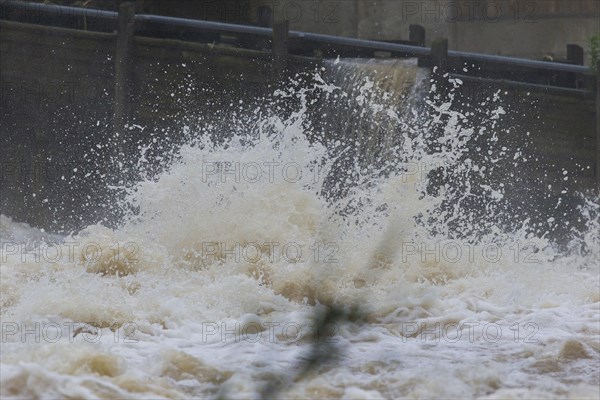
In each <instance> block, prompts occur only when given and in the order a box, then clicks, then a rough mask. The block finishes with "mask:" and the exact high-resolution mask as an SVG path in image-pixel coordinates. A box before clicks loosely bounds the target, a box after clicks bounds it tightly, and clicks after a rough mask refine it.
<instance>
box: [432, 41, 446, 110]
mask: <svg viewBox="0 0 600 400" xmlns="http://www.w3.org/2000/svg"><path fill="white" fill-rule="evenodd" d="M447 66H448V39H444V38H440V39H435V40H434V41H433V42H431V67H432V74H431V75H432V78H433V80H434V82H435V84H436V89H437V95H439V97H440V98H442V99H443V98H444V97H445V96H446V94H447V93H448V91H449V87H448V79H447V78H445V77H444V74H445V73H446V68H447Z"/></svg>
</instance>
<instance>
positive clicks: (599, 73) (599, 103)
mask: <svg viewBox="0 0 600 400" xmlns="http://www.w3.org/2000/svg"><path fill="white" fill-rule="evenodd" d="M596 185H597V189H598V191H599V192H600V63H598V65H596Z"/></svg>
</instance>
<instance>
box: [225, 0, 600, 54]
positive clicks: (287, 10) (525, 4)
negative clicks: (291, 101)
mask: <svg viewBox="0 0 600 400" xmlns="http://www.w3.org/2000/svg"><path fill="white" fill-rule="evenodd" d="M226 2H227V0H225V3H226ZM258 2H259V3H260V4H264V5H268V6H271V7H272V8H274V16H275V18H276V19H284V18H287V19H290V21H291V29H294V30H301V31H309V32H317V33H325V34H332V35H340V36H350V37H359V38H364V39H379V40H407V39H408V35H409V25H411V24H420V25H422V26H424V27H425V28H426V31H427V35H426V43H427V45H430V44H431V41H432V40H433V39H435V38H436V37H446V38H448V39H449V46H450V49H451V50H459V51H473V52H481V53H487V54H501V55H507V56H517V57H525V58H533V59H541V58H542V57H543V56H545V55H552V56H553V57H554V58H563V59H564V58H565V57H566V45H567V44H578V45H580V46H582V47H583V48H584V49H586V53H587V50H588V47H589V44H588V40H589V38H590V37H591V36H592V35H594V34H597V33H598V32H600V27H599V25H598V18H600V2H598V1H597V0H532V1H529V0H527V1H514V0H494V1H484V0H478V1H472V0H372V1H365V0H329V1H328V0H325V1H319V2H316V1H314V0H279V1H271V0H259V1H258ZM222 7H223V8H224V7H225V6H222ZM586 57H589V54H586ZM588 62H589V58H588Z"/></svg>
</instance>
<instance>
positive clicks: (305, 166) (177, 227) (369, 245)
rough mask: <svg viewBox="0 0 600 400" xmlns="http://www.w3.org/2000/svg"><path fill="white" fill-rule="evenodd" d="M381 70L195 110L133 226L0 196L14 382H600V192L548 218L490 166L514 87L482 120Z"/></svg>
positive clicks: (247, 385) (158, 388)
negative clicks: (61, 230)
mask: <svg viewBox="0 0 600 400" xmlns="http://www.w3.org/2000/svg"><path fill="white" fill-rule="evenodd" d="M392 67H393V66H390V65H387V64H385V63H384V65H382V66H381V65H380V66H378V67H377V68H380V70H383V72H381V71H380V72H379V73H380V74H381V73H388V72H386V71H387V70H386V69H385V68H392ZM329 68H331V69H335V68H337V69H338V70H344V68H348V65H347V64H345V63H344V62H340V61H339V60H338V61H336V62H335V63H334V62H333V61H332V62H331V63H330V65H329ZM367 75H368V74H367ZM367 75H364V74H358V75H357V76H354V77H353V78H352V83H353V88H354V89H353V90H350V89H348V88H345V87H344V86H343V85H342V84H341V82H340V81H339V78H338V79H337V80H336V79H333V78H331V75H329V76H328V75H327V73H326V71H322V70H318V71H316V72H315V73H314V74H313V75H311V76H310V77H308V78H302V77H296V78H295V79H293V80H292V81H291V82H290V84H289V85H288V86H286V87H284V88H279V89H277V90H274V92H273V96H272V97H271V98H269V99H266V100H264V101H263V102H262V103H261V104H259V105H255V104H252V105H250V104H241V105H239V110H238V112H237V113H236V117H235V118H234V119H233V120H228V121H227V123H226V124H225V123H224V124H223V125H221V126H219V125H218V124H216V123H214V121H212V122H210V123H209V122H204V120H203V119H202V118H199V119H198V121H197V124H196V125H194V126H191V125H190V126H187V125H186V126H185V127H183V126H182V127H181V129H182V130H184V131H185V132H186V135H188V136H187V140H186V143H185V144H183V145H182V146H178V147H177V148H173V149H169V152H170V156H169V157H165V159H168V160H169V161H168V162H165V164H164V165H163V166H162V168H161V170H160V172H158V173H151V172H147V170H145V165H146V162H147V157H146V154H147V152H148V149H149V148H150V147H151V146H152V145H151V144H150V145H149V146H148V147H141V148H140V154H137V155H136V156H135V157H136V160H137V161H136V165H137V167H139V171H140V173H139V179H138V181H137V182H136V183H135V184H133V185H130V186H127V187H121V188H119V189H118V190H119V196H120V197H119V200H118V201H116V202H117V203H118V206H119V207H121V208H122V210H123V216H122V218H121V219H120V220H119V221H118V223H117V224H116V226H109V225H108V224H95V225H91V226H88V227H87V228H85V229H83V230H81V231H79V232H72V233H70V234H67V235H58V234H53V233H48V232H45V231H43V230H41V229H38V228H36V227H32V226H29V225H26V224H22V223H19V222H18V221H13V220H12V219H11V218H10V217H9V216H5V215H2V217H1V221H0V223H1V229H0V235H1V236H0V237H1V240H2V253H1V254H0V256H1V257H2V260H1V261H2V262H1V277H0V289H1V295H0V297H1V314H0V316H1V323H2V350H1V370H0V371H1V382H0V383H1V385H0V386H1V394H2V397H3V398H7V399H9V398H48V399H54V398H128V399H130V398H152V399H154V398H244V399H246V398H261V397H263V396H265V394H266V393H268V394H269V396H270V397H276V398H318V399H325V398H332V399H333V398H336V399H337V398H344V399H377V398H386V399H394V398H420V399H430V398H484V399H500V398H503V399H505V398H514V399H531V398H599V396H600V395H599V385H600V280H599V276H600V275H599V274H600V268H599V266H598V260H599V259H600V251H599V243H600V242H599V240H600V239H599V228H600V224H599V222H598V199H597V197H596V198H594V197H593V196H591V195H586V194H582V195H581V199H582V200H581V204H579V205H577V206H573V208H572V210H571V214H570V215H568V216H567V217H565V216H562V215H555V216H554V217H553V218H552V217H550V218H548V221H549V222H548V227H540V226H539V225H534V224H531V223H530V222H529V219H528V218H527V217H526V216H523V215H521V214H518V213H514V212H512V210H511V208H510V199H507V197H508V195H507V194H506V193H504V192H503V184H501V182H500V183H499V182H497V181H493V180H491V179H488V175H487V174H488V172H489V171H490V170H491V169H493V168H494V165H495V164H496V160H497V159H498V158H502V157H505V158H509V159H511V160H513V159H514V160H515V161H514V162H515V163H516V164H518V162H519V159H518V157H519V156H518V152H516V153H514V152H510V151H507V150H506V149H503V150H502V149H500V148H498V149H496V147H494V143H495V140H497V139H495V136H496V135H497V132H501V131H502V129H503V128H501V126H500V125H501V122H502V121H503V118H504V119H506V120H508V121H510V112H511V111H510V110H505V109H504V108H503V103H502V94H501V93H499V94H497V96H494V97H491V98H489V99H488V101H487V102H485V104H482V105H481V108H482V110H483V111H482V112H484V113H486V115H488V117H489V118H488V119H489V125H488V126H476V125H471V124H469V123H468V120H469V119H470V118H471V117H472V115H469V113H463V112H461V111H460V110H457V109H456V108H454V107H453V106H455V105H456V103H455V102H454V103H453V99H454V97H453V94H452V93H450V94H449V95H448V94H444V95H443V98H441V96H442V95H436V86H435V84H433V83H430V82H426V83H428V85H427V92H428V93H427V94H426V95H425V96H422V97H420V98H419V99H420V100H419V101H415V96H417V94H416V93H414V92H410V93H406V95H405V96H404V97H403V99H400V98H399V97H398V96H399V95H398V93H392V92H391V91H390V88H389V87H384V86H381V85H379V84H378V80H376V79H374V78H373V76H371V77H370V76H367ZM425 80H426V81H428V79H425ZM451 84H452V85H454V87H458V86H460V84H461V82H457V81H452V82H451ZM332 102H333V103H335V104H336V106H335V107H333V106H331V103H332ZM342 103H343V104H345V108H344V107H340V104H342ZM416 103H419V104H416ZM283 104H285V105H283ZM323 104H329V105H330V106H327V107H325V106H323ZM315 109H316V111H315ZM336 110H337V111H336ZM355 116H360V122H359V125H360V127H359V126H358V125H357V123H355V122H352V121H350V120H351V119H352V118H354V117H355ZM213 119H214V118H213ZM217 120H218V118H217ZM344 124H346V125H347V126H348V127H350V128H352V129H354V130H353V131H352V135H333V134H332V133H331V132H333V130H334V128H335V126H336V125H338V126H341V125H344ZM346 125H344V126H346ZM224 126H227V128H226V129H227V131H226V132H225V133H224V134H222V133H223V131H224V130H225V128H224ZM232 126H233V127H232ZM365 127H377V129H379V130H381V131H386V132H393V133H394V134H393V135H391V134H390V135H387V136H377V135H375V134H374V133H373V132H376V131H377V130H376V129H375V128H373V129H371V130H369V129H365ZM359 128H360V129H359ZM338 132H339V131H338ZM432 132H435V134H433V133H432ZM215 137H221V139H219V140H215V139H214V138H215ZM488 137H489V139H485V142H486V143H489V148H488V149H489V152H481V154H483V155H482V156H481V157H479V158H477V157H475V156H473V155H472V154H471V152H473V151H474V150H473V145H472V143H473V142H474V141H476V140H482V139H481V138H488ZM523 137H524V139H523V140H526V136H525V133H523ZM432 144H435V146H433V145H432ZM364 149H367V151H363V150H364ZM526 161H527V160H524V161H523V162H526ZM440 166H442V167H443V168H442V170H443V171H444V172H443V174H444V175H443V176H444V179H442V183H439V179H438V181H435V182H434V181H433V178H432V176H433V175H432V174H434V173H435V172H436V171H438V172H439V170H440ZM518 168H519V166H518V165H516V166H515V170H517V169H518ZM436 182H437V185H438V186H437V189H436V190H432V185H434V186H435V184H436ZM475 187H477V190H476V189H475ZM113 189H114V188H113ZM472 197H473V198H477V199H479V201H480V207H479V208H478V209H477V210H474V209H471V208H470V207H473V203H472V202H471V203H469V204H470V206H465V205H464V204H465V202H467V201H468V200H469V198H472ZM550 212H552V210H550ZM563 219H569V220H579V221H583V223H582V224H580V225H582V226H584V228H583V229H579V228H578V229H575V228H573V231H572V235H571V236H570V237H569V238H568V239H567V240H563V242H562V243H557V242H555V241H553V240H551V238H550V236H551V235H550V234H548V231H551V229H552V226H553V221H555V220H563ZM500 221H501V222H500ZM506 221H509V222H508V223H507V222H506ZM332 310H333V311H335V313H336V315H337V317H338V318H336V319H331V320H330V321H326V322H327V323H325V324H320V323H319V322H318V321H319V318H320V317H323V316H325V315H331V313H332ZM315 354H317V357H316V358H315ZM307 366H308V367H307Z"/></svg>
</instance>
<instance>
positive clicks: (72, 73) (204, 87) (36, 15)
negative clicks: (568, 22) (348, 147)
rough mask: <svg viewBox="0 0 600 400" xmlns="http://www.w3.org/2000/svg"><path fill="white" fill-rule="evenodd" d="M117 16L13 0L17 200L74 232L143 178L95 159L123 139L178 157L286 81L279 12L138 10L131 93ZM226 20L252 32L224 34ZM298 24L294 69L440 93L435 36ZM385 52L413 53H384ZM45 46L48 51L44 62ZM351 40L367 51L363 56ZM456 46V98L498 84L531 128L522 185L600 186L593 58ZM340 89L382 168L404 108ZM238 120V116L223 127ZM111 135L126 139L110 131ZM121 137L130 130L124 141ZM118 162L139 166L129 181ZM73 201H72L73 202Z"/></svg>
mask: <svg viewBox="0 0 600 400" xmlns="http://www.w3.org/2000/svg"><path fill="white" fill-rule="evenodd" d="M117 16H118V15H117V14H116V13H110V12H106V11H99V10H90V9H86V10H83V9H75V8H69V7H57V6H44V5H40V4H27V3H19V2H3V3H2V20H1V21H0V24H1V29H2V38H1V51H2V54H1V55H2V58H3V62H2V69H1V71H0V72H1V74H2V100H3V107H2V108H3V111H2V126H1V127H0V135H1V138H2V142H3V146H2V150H1V151H2V159H3V165H2V186H3V189H4V190H3V196H2V197H3V198H2V212H3V213H5V214H7V215H11V216H14V217H15V218H16V219H18V220H21V221H26V222H30V223H33V224H35V225H38V226H44V227H47V228H48V229H53V230H60V231H65V230H66V231H68V230H72V229H78V228H81V227H83V226H86V225H87V224H89V223H91V222H97V221H103V220H104V221H105V222H107V221H108V220H110V219H111V217H110V215H111V214H112V213H115V212H116V213H118V212H119V211H118V210H114V209H113V208H112V204H113V202H112V201H111V199H110V196H111V195H108V194H107V193H106V190H105V187H106V186H107V185H120V184H124V183H125V181H131V180H135V179H136V173H135V172H134V171H133V170H134V169H135V167H134V166H132V165H128V164H127V163H128V161H127V160H126V158H127V157H125V158H124V159H122V160H120V161H116V166H111V167H110V168H109V169H108V170H103V169H102V168H100V169H99V168H96V167H95V165H103V164H106V163H104V162H103V161H105V160H106V159H107V157H110V155H111V154H114V148H115V147H118V146H122V147H123V146H124V147H123V150H122V152H125V153H126V154H132V153H133V154H136V153H137V152H138V151H139V149H141V148H144V147H145V146H147V144H148V143H151V142H153V141H159V142H160V143H162V145H163V147H162V151H158V152H157V151H156V150H150V153H148V154H146V157H147V158H148V159H149V160H157V159H160V162H159V163H157V164H160V163H164V162H165V161H164V158H165V157H166V158H168V157H170V156H172V155H169V154H170V153H169V150H168V149H173V148H176V147H177V145H178V144H180V143H182V142H184V141H185V140H187V138H188V136H186V135H188V134H189V132H191V131H192V130H194V129H196V128H198V127H201V126H202V125H203V124H210V123H211V122H215V121H221V122H220V123H222V121H223V120H224V119H227V118H224V116H225V115H228V114H229V115H231V116H232V117H233V116H234V114H235V112H236V110H232V105H233V104H240V102H241V104H244V107H247V108H248V109H250V108H251V106H250V105H251V104H258V103H260V101H261V100H260V99H261V98H264V96H267V95H268V94H269V93H272V91H273V90H274V88H275V86H277V84H278V80H277V79H278V78H279V77H277V76H276V75H277V74H276V75H274V74H273V68H272V66H271V64H272V59H273V56H272V54H271V50H270V48H269V47H270V41H269V38H270V36H271V35H272V34H273V31H272V30H271V29H270V28H268V27H244V26H239V25H232V24H219V23H214V22H203V21H192V20H182V19H178V18H163V17H160V16H144V15H137V16H135V21H136V22H135V25H136V27H135V37H134V38H133V55H132V59H131V60H130V61H129V63H130V65H132V67H131V68H132V70H131V72H130V74H131V77H130V78H129V79H130V80H131V86H130V87H129V88H128V89H123V90H126V91H128V93H126V94H124V93H122V92H121V93H119V87H120V86H119V85H118V84H117V85H115V80H118V79H121V78H119V77H118V76H117V75H118V74H117V71H116V69H115V62H117V63H118V60H115V54H116V53H115V51H114V49H115V46H116V42H117V35H115V34H114V33H111V32H112V30H113V29H114V28H115V27H116V24H117ZM25 22H26V23H25ZM32 22H33V24H32ZM153 24H154V25H153ZM52 25H54V26H52ZM57 25H58V26H61V27H57ZM159 25H160V26H161V27H162V28H164V27H166V26H173V27H176V28H177V29H175V30H173V31H172V33H173V35H172V36H173V37H172V38H170V39H158V38H154V37H152V35H153V32H154V30H155V28H153V26H159ZM74 28H75V29H74ZM82 28H83V30H81V29H82ZM186 29H187V31H186ZM94 30H95V31H94ZM220 33H221V34H220ZM223 33H227V34H229V35H231V34H234V35H236V34H238V35H242V36H238V37H237V39H235V38H234V39H231V38H229V39H224V38H225V37H226V36H225V35H223ZM245 35H250V37H246V36H245ZM288 35H289V42H288V43H287V45H288V48H287V51H286V54H287V53H289V55H288V56H286V62H285V65H286V67H285V68H286V73H287V74H286V75H285V77H284V78H283V79H284V80H285V79H287V77H293V76H294V75H295V74H297V73H302V72H308V71H312V70H315V69H318V68H325V72H323V76H324V78H326V79H327V80H328V81H329V82H331V83H333V84H335V85H338V86H339V87H341V88H343V89H344V90H345V91H346V92H348V93H351V96H355V97H356V99H355V101H356V103H355V104H356V105H360V104H359V103H360V101H361V96H362V95H361V88H364V85H365V84H367V85H373V86H374V87H375V88H377V90H380V92H381V98H380V99H378V101H379V102H380V103H381V104H395V105H396V106H397V108H398V109H403V108H408V107H404V105H406V106H408V105H410V106H412V107H413V109H414V105H415V104H417V103H420V104H424V103H425V101H426V100H427V96H430V95H429V94H426V92H427V90H428V89H429V86H430V83H431V82H428V81H429V78H428V77H429V72H430V71H431V68H432V67H433V66H434V65H433V61H432V60H434V59H435V57H438V56H439V55H434V56H435V57H433V58H432V57H431V50H430V49H429V48H426V47H422V44H420V43H417V42H414V43H412V42H410V41H406V42H405V43H384V42H373V41H366V40H357V39H351V38H336V37H332V36H328V35H317V34H310V33H303V32H294V31H290V32H289V34H288ZM242 37H243V40H242ZM181 38H184V39H186V40H180V39H181ZM265 38H266V41H265ZM34 49H35V50H34ZM374 52H379V53H381V52H384V53H383V56H384V57H390V56H396V57H397V56H402V57H404V58H387V59H386V58H372V57H373V55H374ZM385 52H387V53H385ZM32 53H33V54H36V55H37V57H39V59H40V60H43V62H33V63H32V62H31V54H32ZM349 54H358V55H361V56H362V58H349V57H347V56H348V55H349ZM306 55H310V56H312V57H306ZM378 55H379V56H380V57H381V56H382V54H378ZM315 56H316V57H315ZM410 56H412V58H410ZM415 56H418V58H417V57H415ZM441 56H442V57H445V58H444V60H445V61H444V63H445V68H446V71H447V72H448V73H449V75H448V76H447V77H444V79H443V80H440V81H437V82H436V85H437V86H438V87H439V88H440V89H441V88H443V87H451V86H453V84H450V83H448V82H446V80H447V79H454V82H459V81H460V82H461V83H460V85H457V87H455V88H454V89H453V90H454V93H455V96H456V98H457V102H455V104H454V107H455V108H456V109H460V110H461V111H462V112H467V113H468V112H470V109H471V107H472V105H477V104H480V103H481V102H482V101H485V99H487V98H490V96H492V97H493V96H494V95H495V94H496V93H499V95H500V97H501V99H502V102H503V104H504V106H505V107H506V109H507V110H508V109H511V110H512V111H514V112H513V113H512V114H511V115H512V120H511V121H507V122H508V123H509V124H511V125H512V126H513V127H514V128H513V129H502V133H501V134H499V136H500V140H501V141H502V142H504V143H505V144H506V147H507V149H512V148H513V147H514V148H518V147H519V145H518V143H519V141H522V140H523V138H522V137H519V136H518V135H519V132H527V133H528V136H527V141H528V142H530V145H529V146H528V150H527V151H528V152H529V157H530V158H529V159H530V164H529V168H530V169H529V170H528V171H527V176H526V177H524V178H523V179H526V181H527V183H526V184H525V183H521V184H520V185H525V186H526V187H527V188H528V190H529V191H533V192H535V193H530V195H531V196H533V197H534V198H536V199H538V200H539V201H540V202H541V203H540V204H546V202H548V201H554V198H551V199H550V200H548V195H547V193H546V191H547V190H548V187H549V186H550V187H552V189H550V190H551V191H553V192H554V191H556V193H560V192H562V191H565V190H567V191H569V193H575V192H576V191H587V190H591V189H592V188H594V186H595V182H596V181H597V179H598V178H597V176H598V172H597V171H598V161H597V145H596V141H597V140H596V138H595V137H594V136H595V135H594V131H595V125H597V123H596V122H595V120H596V119H597V116H596V111H595V106H596V104H595V99H594V94H593V90H594V87H595V86H594V82H593V75H591V73H590V72H589V71H588V70H587V69H586V68H585V67H583V66H579V65H572V64H559V63H548V62H540V61H531V60H520V59H513V58H510V57H495V56H488V55H482V54H473V53H461V52H454V51H449V52H447V54H442V55H441ZM369 57H371V58H369ZM406 57H409V58H406ZM465 69H466V70H468V72H465V71H464V70H465ZM440 76H441V75H440ZM436 79H439V78H436ZM369 82H371V83H369ZM415 82H417V83H416V84H415ZM369 93H370V96H373V93H374V92H373V91H370V92H369ZM117 95H118V96H124V97H123V99H128V100H129V103H131V104H135V107H132V109H131V110H129V111H127V112H126V113H127V115H125V116H123V115H121V114H122V113H123V112H124V111H118V109H119V108H118V107H117V108H115V107H114V106H113V104H114V103H115V99H116V98H118V96H117ZM458 102H461V103H462V104H461V105H459V104H458ZM117 103H119V102H117ZM120 103H121V104H126V102H125V100H121V101H120ZM325 103H326V104H324V103H319V104H320V106H323V107H325V108H326V109H328V110H329V112H328V116H327V117H326V118H319V122H318V125H321V126H322V127H323V129H325V130H326V131H327V132H328V136H327V140H338V139H342V140H345V141H348V142H350V141H351V140H352V139H354V141H355V142H356V143H358V144H359V145H360V149H355V151H354V153H353V156H352V157H354V159H353V160H352V162H359V164H360V165H363V166H365V167H368V166H369V165H371V164H372V163H373V160H378V162H385V161H384V160H392V159H393V157H391V156H390V155H386V154H385V153H386V152H388V151H389V149H392V148H394V146H396V145H401V144H402V143H401V142H402V140H401V137H402V133H401V132H399V131H398V129H397V127H395V126H394V124H395V122H394V120H393V118H390V116H389V115H381V116H379V117H376V118H375V120H376V121H378V123H377V124H375V125H373V124H372V121H373V119H372V117H373V115H369V116H368V117H369V118H364V117H365V115H364V114H363V115H362V118H361V115H360V114H359V115H356V114H354V113H353V112H352V111H353V110H352V109H349V108H348V107H350V106H349V105H348V104H349V103H346V105H343V104H342V103H340V102H337V103H336V102H335V101H333V102H332V101H331V100H326V101H325ZM336 107H337V109H336ZM423 107H424V109H426V108H427V107H426V106H423ZM362 112H363V113H365V112H367V113H375V114H376V113H377V112H378V111H377V110H363V111H362ZM515 116H517V117H516V118H515ZM482 118H484V119H485V116H483V117H482ZM117 120H119V121H120V120H123V121H125V125H126V128H125V130H124V131H123V132H118V134H117V135H116V136H115V130H114V126H115V124H117V125H120V124H122V123H123V122H118V123H117ZM369 121H371V122H369ZM227 131H228V130H227V129H225V128H224V127H223V129H222V132H224V133H223V135H227V133H225V132H227ZM212 134H214V133H212ZM490 134H491V135H493V133H490ZM119 135H120V136H119ZM111 137H112V139H111V140H113V142H112V143H111V142H110V141H109V142H107V140H109V139H110V138H111ZM119 137H120V138H121V139H120V140H123V141H124V142H123V143H121V144H118V143H115V142H114V141H117V142H118V141H119ZM218 139H219V138H215V140H218ZM32 143H34V144H33V145H32ZM109 143H110V144H109ZM90 144H93V147H92V150H90ZM522 151H523V152H525V150H522ZM161 152H162V153H165V152H166V154H161ZM474 152H475V153H476V152H477V149H475V151H474ZM150 163H151V164H152V161H151V162H150ZM549 165H550V166H552V168H547V166H549ZM114 168H117V169H121V176H122V177H126V178H121V180H119V179H116V181H115V180H114V176H113V175H114V174H112V172H113V171H114ZM152 168H154V169H155V170H157V169H156V168H158V167H149V169H150V170H152ZM123 169H125V170H123ZM127 170H128V171H129V172H127ZM563 170H568V171H570V178H571V179H570V181H569V182H568V185H567V186H568V187H565V185H566V184H561V185H553V184H552V183H553V182H556V181H557V180H560V178H561V174H562V171H563ZM123 179H125V180H123ZM514 190H515V191H516V192H519V191H520V189H519V188H518V187H515V189H514ZM73 204H77V205H73ZM107 204H108V206H107ZM65 209H71V211H72V212H71V213H69V215H65V213H64V212H63V210H65Z"/></svg>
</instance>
